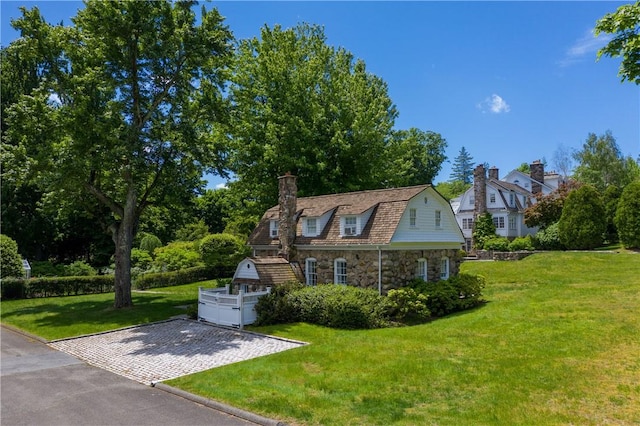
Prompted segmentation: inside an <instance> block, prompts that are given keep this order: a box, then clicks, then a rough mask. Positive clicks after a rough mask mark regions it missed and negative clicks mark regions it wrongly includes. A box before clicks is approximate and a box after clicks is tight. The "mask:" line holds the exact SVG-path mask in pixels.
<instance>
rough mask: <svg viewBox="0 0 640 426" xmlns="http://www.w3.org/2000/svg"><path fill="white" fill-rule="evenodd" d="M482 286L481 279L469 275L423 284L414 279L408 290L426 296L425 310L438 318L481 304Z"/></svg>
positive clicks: (482, 279) (459, 275)
mask: <svg viewBox="0 0 640 426" xmlns="http://www.w3.org/2000/svg"><path fill="white" fill-rule="evenodd" d="M484 286H485V279H484V278H483V277H481V276H479V275H469V274H458V275H456V276H453V277H450V278H449V279H447V280H440V281H429V282H425V281H422V280H419V279H416V280H413V281H411V282H410V283H409V287H410V288H413V289H414V290H416V292H417V293H421V294H423V295H425V296H427V302H426V305H427V308H428V309H429V310H430V311H431V313H432V314H433V315H435V316H439V317H440V316H444V315H447V314H450V313H452V312H457V311H462V310H465V309H469V308H472V307H474V306H478V305H480V304H481V303H483V302H484V300H483V299H482V289H483V288H484Z"/></svg>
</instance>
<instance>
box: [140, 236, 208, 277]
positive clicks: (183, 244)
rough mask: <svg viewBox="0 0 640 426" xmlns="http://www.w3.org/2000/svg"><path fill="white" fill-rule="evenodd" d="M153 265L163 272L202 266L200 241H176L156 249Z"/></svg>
mask: <svg viewBox="0 0 640 426" xmlns="http://www.w3.org/2000/svg"><path fill="white" fill-rule="evenodd" d="M153 253H154V256H155V259H154V261H153V265H154V267H155V269H156V270H158V271H161V272H167V271H178V270H180V269H186V268H193V267H195V266H202V265H203V264H204V263H203V262H202V256H200V252H199V251H198V242H195V241H174V242H172V243H169V244H167V245H166V246H163V247H159V248H157V249H155V250H154V252H153Z"/></svg>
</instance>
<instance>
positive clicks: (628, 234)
mask: <svg viewBox="0 0 640 426" xmlns="http://www.w3.org/2000/svg"><path fill="white" fill-rule="evenodd" d="M638 212H640V181H636V182H632V183H630V184H629V185H627V186H626V187H625V188H624V190H623V191H622V195H621V196H620V200H619V201H618V208H617V209H616V216H615V223H616V227H617V228H618V234H619V236H620V242H621V243H622V245H623V246H624V247H626V248H640V214H638Z"/></svg>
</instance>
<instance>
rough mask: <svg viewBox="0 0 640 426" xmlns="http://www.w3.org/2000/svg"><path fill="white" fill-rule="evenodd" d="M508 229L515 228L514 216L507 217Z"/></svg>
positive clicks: (513, 229)
mask: <svg viewBox="0 0 640 426" xmlns="http://www.w3.org/2000/svg"><path fill="white" fill-rule="evenodd" d="M509 229H510V230H512V231H515V230H516V218H515V217H510V218H509Z"/></svg>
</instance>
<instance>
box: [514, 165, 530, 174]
mask: <svg viewBox="0 0 640 426" xmlns="http://www.w3.org/2000/svg"><path fill="white" fill-rule="evenodd" d="M516 170H518V171H520V172H522V173H525V174H529V173H531V166H530V165H529V163H522V164H520V165H519V166H518V167H517V168H516Z"/></svg>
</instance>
